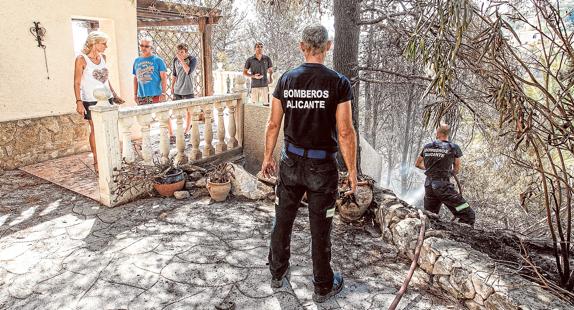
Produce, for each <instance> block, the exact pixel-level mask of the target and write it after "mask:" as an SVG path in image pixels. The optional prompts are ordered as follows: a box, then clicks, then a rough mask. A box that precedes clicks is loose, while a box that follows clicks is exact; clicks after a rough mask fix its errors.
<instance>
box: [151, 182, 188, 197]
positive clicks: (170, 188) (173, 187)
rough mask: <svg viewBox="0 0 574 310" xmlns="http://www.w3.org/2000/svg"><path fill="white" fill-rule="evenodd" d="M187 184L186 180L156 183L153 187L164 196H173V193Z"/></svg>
mask: <svg viewBox="0 0 574 310" xmlns="http://www.w3.org/2000/svg"><path fill="white" fill-rule="evenodd" d="M184 186H185V180H181V181H179V182H176V183H167V184H160V183H154V184H153V188H154V189H155V190H156V191H157V192H158V193H159V194H160V195H161V196H163V197H171V196H173V193H175V192H177V191H180V190H182V189H183V187H184Z"/></svg>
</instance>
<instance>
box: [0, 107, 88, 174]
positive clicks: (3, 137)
mask: <svg viewBox="0 0 574 310" xmlns="http://www.w3.org/2000/svg"><path fill="white" fill-rule="evenodd" d="M89 131H90V128H89V126H88V124H87V122H86V121H85V120H84V119H83V118H82V117H81V116H79V115H77V114H67V115H60V116H48V117H41V118H33V119H25V120H17V121H8V122H0V169H4V170H11V169H16V168H18V167H22V166H26V165H30V164H34V163H38V162H42V161H45V160H48V159H53V158H58V157H62V156H66V155H71V154H75V153H79V152H85V151H89V150H90V146H89V143H88V134H89Z"/></svg>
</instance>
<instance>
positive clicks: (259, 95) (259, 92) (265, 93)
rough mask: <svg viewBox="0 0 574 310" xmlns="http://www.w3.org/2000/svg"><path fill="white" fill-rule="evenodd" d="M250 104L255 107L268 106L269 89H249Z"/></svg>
mask: <svg viewBox="0 0 574 310" xmlns="http://www.w3.org/2000/svg"><path fill="white" fill-rule="evenodd" d="M251 103H252V104H257V105H260V104H262V105H269V87H267V86H265V87H253V88H251Z"/></svg>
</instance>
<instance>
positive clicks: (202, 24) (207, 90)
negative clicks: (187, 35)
mask: <svg viewBox="0 0 574 310" xmlns="http://www.w3.org/2000/svg"><path fill="white" fill-rule="evenodd" d="M208 19H209V18H207V17H203V18H201V19H200V20H199V27H198V28H199V32H200V33H201V43H202V45H203V85H204V86H203V88H204V94H203V95H204V96H211V95H213V71H212V70H213V65H212V63H211V58H212V49H211V36H212V35H211V29H212V27H213V26H212V24H209V23H208Z"/></svg>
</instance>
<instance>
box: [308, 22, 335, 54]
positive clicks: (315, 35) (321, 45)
mask: <svg viewBox="0 0 574 310" xmlns="http://www.w3.org/2000/svg"><path fill="white" fill-rule="evenodd" d="M301 42H303V44H304V45H305V49H306V50H307V51H311V52H312V53H313V55H316V54H318V53H322V52H324V51H325V48H326V47H327V42H329V31H327V28H325V26H323V25H311V26H307V27H305V29H303V35H302V36H301Z"/></svg>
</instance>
